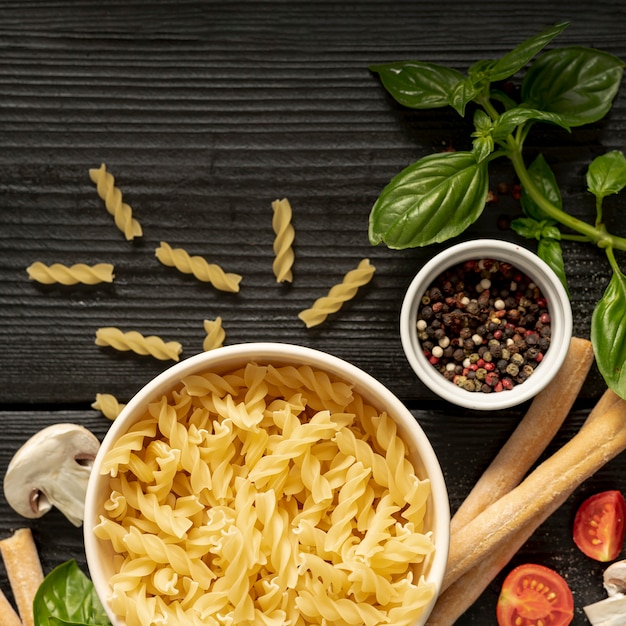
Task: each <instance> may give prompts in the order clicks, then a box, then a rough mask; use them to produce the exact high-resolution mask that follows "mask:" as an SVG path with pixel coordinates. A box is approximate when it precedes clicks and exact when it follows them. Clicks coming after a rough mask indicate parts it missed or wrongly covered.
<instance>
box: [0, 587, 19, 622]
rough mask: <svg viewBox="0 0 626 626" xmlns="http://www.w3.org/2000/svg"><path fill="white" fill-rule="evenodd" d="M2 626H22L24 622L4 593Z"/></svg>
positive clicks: (0, 597)
mask: <svg viewBox="0 0 626 626" xmlns="http://www.w3.org/2000/svg"><path fill="white" fill-rule="evenodd" d="M0 626H22V620H21V619H20V618H19V616H18V614H17V613H16V612H15V611H14V609H13V607H12V606H11V603H10V602H9V601H8V600H7V597H6V596H5V595H4V593H3V592H2V591H0Z"/></svg>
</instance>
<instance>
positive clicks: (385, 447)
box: [84, 343, 450, 626]
mask: <svg viewBox="0 0 626 626" xmlns="http://www.w3.org/2000/svg"><path fill="white" fill-rule="evenodd" d="M449 520H450V514H449V504H448V496H447V491H446V486H445V483H444V479H443V475H442V472H441V468H440V466H439V463H438V461H437V458H436V456H435V453H434V451H433V449H432V447H431V445H430V443H429V441H428V439H427V437H426V435H425V433H424V432H423V430H422V428H421V427H420V425H419V424H418V423H417V421H416V420H415V418H414V416H413V415H412V414H411V412H410V411H408V409H407V408H406V407H405V406H404V405H403V403H402V402H401V401H400V400H399V399H398V398H396V397H395V395H393V394H392V393H391V392H390V391H389V390H388V389H387V388H386V387H384V386H383V385H382V384H381V383H380V382H379V381H377V380H375V379H374V378H372V377H371V376H370V375H368V374H366V373H365V372H363V371H362V370H360V369H358V368H356V367H355V366H353V365H351V364H349V363H347V362H345V361H343V360H341V359H339V358H337V357H334V356H331V355H328V354H325V353H322V352H319V351H317V350H313V349H310V348H304V347H300V346H293V345H288V344H278V343H254V344H241V345H236V346H227V347H223V348H220V349H218V350H212V351H209V352H205V353H202V354H199V355H197V356H194V357H190V358H188V359H186V360H184V361H182V362H180V363H178V364H176V365H174V366H173V367H171V368H170V369H168V370H166V371H165V372H164V373H162V374H161V375H159V376H158V377H157V378H155V379H154V380H153V381H151V382H150V383H149V384H148V385H146V386H145V387H144V388H143V389H142V390H141V391H140V392H139V393H138V394H137V395H136V396H135V397H134V398H132V399H131V401H130V402H129V403H128V404H127V405H126V406H125V407H124V409H123V410H122V412H121V413H120V415H119V416H118V417H117V419H116V420H115V421H114V422H113V424H112V426H111V429H110V430H109V432H108V434H107V436H106V437H105V439H104V441H103V442H102V445H101V447H100V450H99V452H98V456H97V458H96V459H95V462H94V466H93V470H92V473H91V477H90V481H89V486H88V489H87V498H86V504H85V520H84V533H85V550H86V555H87V563H88V566H89V571H90V574H91V577H92V580H93V582H94V585H95V588H96V591H97V592H98V595H99V597H100V599H101V600H102V603H103V605H104V607H105V609H106V611H107V613H108V615H109V617H110V619H111V621H112V623H113V624H114V625H115V626H143V625H145V624H154V623H166V624H185V625H195V624H198V625H199V624H203V625H204V624H216V625H217V624H237V625H238V626H245V625H248V624H249V625H253V624H254V625H258V624H275V625H278V624H287V623H288V624H294V625H296V624H297V625H302V626H306V625H307V624H321V623H329V624H330V623H332V624H366V625H368V626H375V625H378V624H389V623H391V624H394V625H395V626H402V625H406V626H420V625H423V624H425V622H426V619H427V617H428V614H429V613H430V611H431V609H432V606H433V604H434V602H435V600H436V598H437V595H438V594H439V591H440V588H441V582H442V579H443V575H444V571H445V566H446V560H447V554H448V544H449Z"/></svg>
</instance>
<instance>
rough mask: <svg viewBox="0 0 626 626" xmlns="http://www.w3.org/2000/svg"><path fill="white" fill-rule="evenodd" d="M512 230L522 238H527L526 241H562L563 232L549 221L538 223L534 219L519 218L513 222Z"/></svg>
mask: <svg viewBox="0 0 626 626" xmlns="http://www.w3.org/2000/svg"><path fill="white" fill-rule="evenodd" d="M511 228H512V229H513V231H515V232H516V233H517V234H518V235H520V237H526V239H537V241H539V240H540V239H541V238H542V237H544V238H547V239H555V240H557V241H558V240H560V239H561V231H560V230H559V229H558V227H557V226H556V225H555V224H554V222H552V221H548V220H542V221H541V222H538V221H537V220H535V219H533V218H532V217H518V218H517V219H514V220H513V221H512V222H511Z"/></svg>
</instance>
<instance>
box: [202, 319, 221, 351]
mask: <svg viewBox="0 0 626 626" xmlns="http://www.w3.org/2000/svg"><path fill="white" fill-rule="evenodd" d="M203 324H204V331H205V332H206V337H205V338H204V342H203V343H202V349H203V350H204V351H205V352H208V351H209V350H215V348H221V347H222V346H223V345H224V339H225V338H226V331H225V330H224V328H223V327H222V318H221V317H219V316H218V317H216V318H215V319H214V320H204V322H203Z"/></svg>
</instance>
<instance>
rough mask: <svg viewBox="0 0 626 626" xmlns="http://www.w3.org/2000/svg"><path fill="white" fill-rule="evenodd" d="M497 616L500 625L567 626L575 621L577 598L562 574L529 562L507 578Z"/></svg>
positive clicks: (499, 601)
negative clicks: (575, 601)
mask: <svg viewBox="0 0 626 626" xmlns="http://www.w3.org/2000/svg"><path fill="white" fill-rule="evenodd" d="M496 617H497V618H498V625H499V626H517V624H524V626H533V625H535V624H536V625H539V624H545V625H549V626H567V624H569V623H570V622H571V621H572V619H574V598H573V597H572V592H571V591H570V588H569V587H568V585H567V583H566V582H565V580H564V579H563V577H562V576H561V575H560V574H557V573H556V572H555V571H554V570H552V569H550V568H548V567H544V566H543V565H536V564H534V563H526V564H524V565H519V566H518V567H516V568H515V569H514V570H512V571H511V572H510V573H509V575H508V576H507V577H506V578H505V579H504V582H503V583H502V590H501V591H500V597H499V598H498V606H497V608H496Z"/></svg>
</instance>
